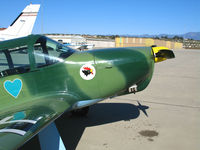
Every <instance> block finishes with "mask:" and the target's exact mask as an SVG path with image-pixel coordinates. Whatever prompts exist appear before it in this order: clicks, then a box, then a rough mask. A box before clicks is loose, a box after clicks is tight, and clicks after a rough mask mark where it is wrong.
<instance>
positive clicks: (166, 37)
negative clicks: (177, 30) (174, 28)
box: [161, 35, 169, 39]
mask: <svg viewBox="0 0 200 150" xmlns="http://www.w3.org/2000/svg"><path fill="white" fill-rule="evenodd" d="M161 39H169V38H168V36H167V35H165V36H161Z"/></svg>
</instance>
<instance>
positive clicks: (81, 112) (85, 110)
mask: <svg viewBox="0 0 200 150" xmlns="http://www.w3.org/2000/svg"><path fill="white" fill-rule="evenodd" d="M88 112H89V106H88V107H84V108H81V109H76V110H73V111H72V112H71V113H72V116H80V117H84V116H87V114H88Z"/></svg>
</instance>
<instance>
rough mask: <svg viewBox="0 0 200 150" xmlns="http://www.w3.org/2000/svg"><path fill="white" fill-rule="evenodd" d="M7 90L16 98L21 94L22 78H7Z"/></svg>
mask: <svg viewBox="0 0 200 150" xmlns="http://www.w3.org/2000/svg"><path fill="white" fill-rule="evenodd" d="M4 88H5V90H6V91H7V92H8V93H9V94H10V95H12V96H13V97H14V98H17V96H18V95H19V94H20V92H21V89H22V80H20V79H15V80H14V81H10V80H7V81H5V82H4Z"/></svg>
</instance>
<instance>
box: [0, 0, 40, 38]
mask: <svg viewBox="0 0 200 150" xmlns="http://www.w3.org/2000/svg"><path fill="white" fill-rule="evenodd" d="M39 9H40V4H30V5H27V6H26V8H25V9H24V10H23V11H22V12H21V13H20V15H19V16H18V17H17V18H16V19H15V20H14V21H13V23H12V24H11V25H10V26H9V27H8V28H7V29H1V30H0V41H4V40H9V39H13V38H19V37H24V36H27V35H29V34H31V32H32V30H33V26H34V23H35V20H36V18H37V14H38V12H39Z"/></svg>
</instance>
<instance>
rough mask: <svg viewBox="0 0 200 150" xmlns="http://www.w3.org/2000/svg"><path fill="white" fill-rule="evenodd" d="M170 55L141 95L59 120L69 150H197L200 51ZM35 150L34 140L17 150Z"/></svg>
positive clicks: (121, 99)
mask: <svg viewBox="0 0 200 150" xmlns="http://www.w3.org/2000/svg"><path fill="white" fill-rule="evenodd" d="M174 52H175V55H176V58H175V59H171V60H168V61H165V62H161V63H157V64H155V72H154V76H153V79H152V81H151V83H150V85H149V86H148V87H147V88H146V89H145V90H144V91H142V92H139V93H136V94H130V95H126V96H120V97H116V98H113V99H108V100H105V101H103V102H101V103H98V104H96V105H93V106H91V107H90V111H89V113H88V116H87V117H82V118H81V117H71V116H70V115H69V114H64V115H62V116H61V117H60V118H59V119H57V120H56V126H57V127H58V130H59V132H60V134H61V136H62V138H63V142H64V144H65V146H66V148H67V150H122V149H123V150H134V149H137V150H146V149H148V150H155V149H162V150H179V149H181V150H188V149H192V150H198V149H199V148H200V50H176V51H174ZM138 102H139V103H140V104H141V105H142V106H141V105H140V106H139V105H138ZM143 111H144V112H145V111H146V114H145V113H143ZM33 147H34V149H35V150H36V149H39V143H38V138H37V136H36V137H35V138H34V139H32V140H31V141H29V142H28V143H26V144H25V145H24V146H23V147H22V148H21V149H20V150H25V149H33Z"/></svg>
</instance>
